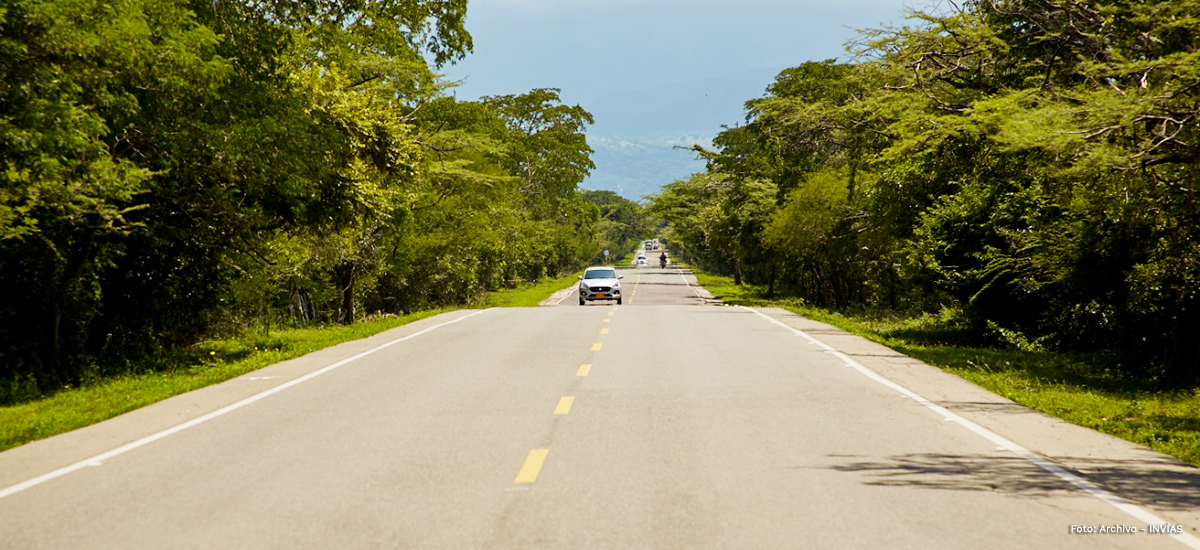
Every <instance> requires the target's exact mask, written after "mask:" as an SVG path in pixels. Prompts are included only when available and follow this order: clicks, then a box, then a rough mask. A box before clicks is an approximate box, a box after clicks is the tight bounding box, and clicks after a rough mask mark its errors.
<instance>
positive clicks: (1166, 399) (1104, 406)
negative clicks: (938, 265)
mask: <svg viewBox="0 0 1200 550" xmlns="http://www.w3.org/2000/svg"><path fill="white" fill-rule="evenodd" d="M696 275H697V279H698V280H699V282H700V284H701V285H702V286H704V287H705V288H707V289H708V291H709V292H711V293H713V295H714V296H716V297H717V298H718V299H721V300H723V301H725V302H726V303H730V304H734V305H747V306H766V307H779V308H783V309H786V310H789V311H792V312H794V313H797V314H800V315H803V316H805V317H808V318H810V319H814V320H817V321H821V322H824V323H828V324H831V325H833V326H836V327H838V328H840V329H843V330H846V331H849V332H853V333H855V334H858V335H860V336H863V337H865V338H868V339H870V340H873V341H875V342H878V343H880V344H883V345H885V346H888V347H890V348H892V349H894V350H896V351H898V352H900V353H903V354H905V355H908V356H910V357H913V358H916V359H919V360H921V361H924V362H925V363H928V364H930V365H933V366H936V367H939V368H942V369H943V370H946V371H948V372H952V373H954V374H957V375H959V376H961V377H963V378H965V379H967V380H969V381H971V382H974V383H975V384H978V385H979V386H982V387H984V388H987V389H988V390H991V391H993V392H995V393H997V394H1000V395H1003V396H1004V397H1007V398H1008V399H1011V400H1013V401H1015V402H1017V403H1020V404H1022V405H1025V406H1027V407H1030V408H1032V409H1036V410H1039V411H1042V412H1044V413H1047V414H1050V415H1053V416H1057V417H1059V418H1062V419H1063V420H1066V421H1068V422H1071V423H1073V424H1077V425H1080V426H1084V427H1087V428H1092V429H1095V430H1097V431H1101V432H1104V433H1107V434H1111V435H1114V436H1117V437H1120V438H1122V439H1125V440H1128V441H1132V442H1134V443H1139V444H1142V445H1146V446H1148V447H1151V448H1153V449H1155V450H1157V451H1159V452H1162V453H1166V454H1169V455H1172V456H1174V457H1176V458H1179V459H1180V460H1182V461H1184V462H1187V463H1189V464H1191V465H1193V466H1200V389H1192V388H1189V389H1176V390H1163V389H1161V388H1154V387H1148V386H1147V385H1145V384H1140V383H1138V382H1137V381H1134V380H1130V379H1128V378H1126V377H1122V376H1120V375H1118V374H1117V373H1116V372H1114V371H1113V370H1112V369H1109V368H1107V367H1106V362H1105V358H1104V357H1102V356H1098V355H1069V354H1061V353H1053V352H1046V351H1022V350H1019V349H1012V348H1009V347H1006V346H1003V345H999V346H987V345H983V344H982V343H983V342H987V341H989V340H994V339H989V338H988V336H987V335H981V334H978V333H975V332H972V331H970V330H968V329H966V328H965V327H964V326H962V324H961V323H960V322H959V319H958V318H957V317H956V316H955V313H954V312H953V311H945V312H942V313H941V314H939V315H923V316H920V317H913V316H897V315H888V314H871V313H845V312H833V311H829V310H825V309H820V308H814V307H810V306H807V305H805V304H804V302H803V301H802V300H799V299H795V298H787V299H773V300H772V299H767V298H766V297H765V294H766V293H765V292H764V289H763V288H761V287H754V286H750V285H742V286H737V285H734V284H733V282H732V280H731V279H730V278H728V277H721V276H715V275H709V274H705V273H697V274H696Z"/></svg>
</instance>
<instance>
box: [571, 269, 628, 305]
mask: <svg viewBox="0 0 1200 550" xmlns="http://www.w3.org/2000/svg"><path fill="white" fill-rule="evenodd" d="M624 278H625V277H624V276H623V275H617V270H616V268H613V267H602V266H596V267H589V268H587V269H585V270H584V271H583V275H580V276H579V305H581V306H582V305H584V304H586V303H588V302H592V301H596V300H616V301H617V305H621V281H620V280H621V279H624Z"/></svg>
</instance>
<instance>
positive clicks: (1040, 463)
mask: <svg viewBox="0 0 1200 550" xmlns="http://www.w3.org/2000/svg"><path fill="white" fill-rule="evenodd" d="M738 307H740V308H743V309H747V310H750V311H752V312H754V313H756V314H758V316H760V317H762V318H763V319H766V320H768V321H770V322H772V323H775V324H776V325H779V326H781V327H783V328H785V329H787V330H789V331H791V332H792V333H793V334H795V335H796V336H803V337H804V338H806V339H807V340H808V341H809V342H812V343H813V344H816V345H818V346H820V347H822V348H824V349H825V350H826V351H827V352H828V353H830V354H832V355H834V356H836V357H837V358H838V359H841V360H842V361H845V362H846V364H847V365H848V366H850V367H853V368H854V369H855V370H857V371H859V372H860V373H862V374H863V375H865V376H867V377H868V378H870V379H872V380H874V381H876V382H879V383H880V384H883V385H885V386H887V387H889V388H892V389H893V390H896V391H898V392H900V393H901V394H903V395H904V396H906V397H909V398H911V399H913V400H914V401H916V402H918V403H920V404H922V405H925V406H926V407H928V408H929V409H931V410H933V411H934V412H936V413H938V414H940V415H942V417H943V418H945V419H947V420H952V421H953V422H955V423H956V424H961V425H962V426H963V427H964V428H966V429H968V430H971V431H972V432H975V433H976V434H977V435H979V436H982V437H983V438H984V439H987V440H988V441H991V442H993V443H995V444H996V445H997V446H999V447H1003V448H1004V449H1005V450H1007V451H1009V452H1011V453H1013V454H1015V455H1017V456H1018V457H1021V458H1023V459H1025V460H1026V461H1028V462H1030V463H1032V464H1034V465H1036V466H1037V467H1039V468H1041V469H1043V470H1045V471H1047V472H1049V473H1051V474H1054V475H1055V476H1057V477H1058V478H1059V479H1061V480H1063V481H1066V482H1067V483H1069V484H1071V485H1073V486H1075V487H1076V488H1078V489H1080V490H1081V491H1084V492H1086V493H1087V494H1089V495H1091V496H1093V497H1096V498H1098V499H1100V500H1102V501H1104V502H1106V503H1108V504H1109V505H1111V506H1113V507H1114V508H1116V509H1118V510H1120V511H1122V512H1125V513H1126V514H1129V515H1130V516H1133V517H1134V518H1136V519H1139V520H1141V521H1143V522H1145V523H1147V524H1165V523H1168V522H1167V521H1166V520H1164V519H1162V518H1160V517H1158V516H1157V515H1155V514H1154V512H1151V511H1150V510H1147V509H1146V508H1144V507H1142V506H1140V505H1138V504H1135V503H1133V502H1131V501H1129V500H1127V499H1125V498H1123V497H1121V496H1118V495H1116V494H1113V493H1110V492H1108V491H1107V490H1105V489H1103V488H1101V487H1100V486H1098V485H1096V484H1095V483H1092V482H1091V481H1088V480H1086V479H1084V478H1082V477H1080V476H1077V475H1075V474H1073V473H1071V472H1068V471H1067V470H1065V469H1063V468H1062V467H1061V466H1059V465H1057V464H1055V463H1053V462H1051V461H1050V459H1048V458H1046V457H1044V456H1042V455H1039V454H1037V453H1035V452H1033V451H1030V450H1029V449H1026V448H1025V447H1022V446H1020V445H1018V444H1016V443H1014V442H1012V441H1009V440H1008V439H1006V438H1004V437H1003V436H1001V435H999V434H997V433H995V432H993V431H991V430H989V429H987V428H984V427H983V426H980V425H979V424H976V423H974V422H972V421H970V420H967V419H966V418H963V417H962V416H959V415H958V414H956V413H954V412H952V411H950V410H948V409H946V408H945V407H942V406H940V405H938V404H936V403H934V402H932V401H929V400H928V399H925V398H924V397H922V396H920V395H918V394H916V393H915V392H913V391H911V390H909V389H907V388H905V387H904V386H901V385H900V384H897V383H895V382H892V381H891V380H888V379H887V378H884V377H883V375H881V374H879V373H877V372H875V371H873V370H871V369H869V368H867V367H865V366H863V365H862V364H861V363H859V362H858V361H855V360H854V359H851V358H850V357H849V356H848V355H846V354H844V353H842V352H840V351H838V350H836V349H834V348H833V347H832V346H829V345H828V344H826V343H824V342H821V341H820V340H817V339H816V338H813V337H812V336H810V335H809V334H808V333H806V332H804V331H802V330H799V329H796V328H793V327H790V326H788V325H786V324H784V323H783V322H782V321H779V320H778V319H775V318H774V317H771V316H769V315H767V314H765V313H763V312H761V311H758V310H757V309H754V308H752V307H746V306H738ZM1170 537H1171V538H1173V539H1175V540H1177V541H1179V542H1181V543H1183V544H1184V545H1186V546H1188V547H1189V548H1195V549H1198V550H1200V538H1197V537H1196V536H1194V535H1192V534H1191V533H1179V534H1171V535H1170Z"/></svg>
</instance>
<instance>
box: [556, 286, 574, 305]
mask: <svg viewBox="0 0 1200 550" xmlns="http://www.w3.org/2000/svg"><path fill="white" fill-rule="evenodd" d="M578 290H579V285H575V286H573V287H571V291H570V292H568V293H567V294H566V295H565V296H563V297H562V298H559V299H558V301H557V302H554V305H559V304H561V303H563V300H566V299H567V298H570V297H571V295H572V294H575V292H576V291H578Z"/></svg>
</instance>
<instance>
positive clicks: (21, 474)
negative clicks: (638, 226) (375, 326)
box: [0, 268, 1200, 550]
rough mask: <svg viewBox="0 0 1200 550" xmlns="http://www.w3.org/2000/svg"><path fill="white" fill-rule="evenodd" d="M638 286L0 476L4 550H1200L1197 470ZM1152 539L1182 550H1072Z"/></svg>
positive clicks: (76, 444) (404, 339) (320, 365)
mask: <svg viewBox="0 0 1200 550" xmlns="http://www.w3.org/2000/svg"><path fill="white" fill-rule="evenodd" d="M624 273H625V274H626V278H625V280H624V281H623V282H624V284H625V287H626V289H627V290H626V292H627V293H629V298H627V299H626V303H625V304H624V305H622V306H616V305H615V304H612V305H609V304H604V303H594V304H589V305H588V306H585V307H580V306H578V305H575V302H574V300H573V299H572V298H573V296H569V295H568V297H567V299H566V300H565V301H563V302H561V303H562V304H563V305H561V306H558V307H543V308H525V309H517V308H513V309H493V310H486V311H482V312H455V313H450V314H446V315H443V316H439V317H437V318H434V319H428V320H425V321H421V322H418V323H414V324H413V325H409V326H406V327H402V328H399V329H396V330H394V331H391V332H389V333H386V334H383V335H379V336H376V337H374V338H371V339H368V340H365V341H360V342H355V343H350V344H346V345H343V346H339V347H337V348H333V349H330V350H325V351H323V352H318V353H316V354H312V355H310V356H308V357H305V358H301V359H298V360H294V361H289V362H287V363H282V364H280V365H275V366H272V367H269V368H267V369H263V370H261V371H258V372H256V373H252V374H250V375H247V376H245V377H242V378H239V379H237V380H234V381H231V382H229V383H227V384H223V385H221V386H216V387H212V388H207V389H205V390H200V391H198V392H193V393H191V394H187V395H184V396H180V397H177V398H174V399H172V400H168V401H166V402H164V403H161V404H159V405H155V406H152V407H148V408H146V409H142V410H140V411H136V412H134V413H131V414H129V415H125V416H123V417H121V418H118V419H115V420H113V421H110V422H107V423H103V424H100V425H97V426H94V427H92V428H88V429H84V430H80V431H77V432H74V433H71V434H65V435H63V436H59V437H56V438H51V439H49V440H45V441H41V442H37V443H33V444H30V445H26V446H24V447H21V448H18V449H14V450H11V451H8V452H5V453H0V487H9V489H5V490H2V492H0V495H2V496H0V548H439V549H440V548H446V549H450V548H454V549H459V548H496V549H509V548H512V549H517V548H521V549H529V548H622V549H624V548H680V549H684V548H755V549H757V548H864V549H866V548H870V549H878V548H921V549H938V548H945V549H956V550H957V549H964V548H972V549H979V548H1004V549H1010V548H1052V549H1066V548H1080V549H1083V548H1088V549H1091V548H1130V549H1157V548H1186V547H1188V545H1189V544H1193V545H1194V544H1196V539H1195V538H1194V537H1192V534H1194V533H1195V530H1194V528H1195V527H1200V514H1197V510H1198V509H1200V475H1198V474H1197V473H1196V471H1195V470H1194V469H1190V468H1186V467H1182V466H1180V465H1178V464H1176V463H1174V462H1173V461H1171V460H1168V459H1166V458H1165V457H1162V456H1161V455H1157V454H1155V453H1152V452H1150V451H1148V450H1146V449H1143V448H1140V447H1136V446H1133V445H1130V444H1127V443H1124V442H1120V441H1117V440H1114V439H1112V438H1108V437H1106V436H1100V435H1098V434H1094V433H1093V432H1089V431H1087V430H1083V429H1081V428H1075V427H1072V426H1066V425H1064V424H1062V423H1061V422H1057V421H1055V420H1053V419H1050V418H1048V417H1045V416H1043V415H1039V414H1036V413H1031V412H1029V411H1027V410H1025V409H1022V408H1020V407H1016V406H1015V405H1012V404H1011V403H1009V402H1007V401H1005V400H1003V399H1000V398H998V397H996V396H994V395H991V394H989V393H987V392H983V391H982V390H979V389H977V388H975V387H974V386H971V385H969V384H966V383H965V382H962V381H961V380H959V379H957V378H955V377H953V376H949V375H945V374H944V373H941V372H940V371H937V370H936V369H931V368H929V367H925V366H922V365H920V364H918V363H916V362H914V361H912V360H910V359H907V358H904V357H902V356H899V355H898V354H895V353H894V352H891V351H890V350H887V349H886V348H882V347H878V346H875V345H873V344H870V343H867V342H865V341H863V340H861V339H859V338H856V337H853V336H851V335H848V334H846V333H843V332H840V331H837V330H835V329H832V328H831V327H828V326H826V325H821V324H818V323H814V322H811V321H808V320H805V319H802V318H799V317H796V316H794V315H791V314H788V313H786V312H783V311H778V310H764V311H761V312H760V311H756V310H751V309H746V308H735V307H722V306H713V305H707V306H706V305H703V304H705V303H706V301H705V300H704V297H705V293H704V292H703V291H702V290H700V289H696V288H695V281H694V278H692V277H691V276H690V275H688V274H687V273H686V271H683V270H678V269H667V270H660V269H658V268H643V269H640V270H633V269H630V270H624ZM635 293H636V294H635ZM397 340H399V341H397ZM389 342H391V344H390V345H388V346H387V347H385V348H382V349H379V348H378V346H381V345H384V344H387V343H389ZM371 350H375V351H371ZM364 352H369V353H367V354H366V355H363V356H360V357H358V358H356V359H353V360H350V361H346V360H347V359H349V358H352V357H354V356H356V355H357V354H362V353H364ZM306 376H308V377H310V378H304V377H306ZM289 384H291V385H289ZM271 388H279V389H278V391H276V393H273V394H269V395H265V396H264V395H263V394H262V393H261V392H263V391H268V390H270V389H271ZM256 396H257V397H256ZM925 398H927V399H928V401H926V400H925ZM226 406H229V407H227V408H226V409H223V412H221V411H222V407H226ZM213 411H218V413H219V414H217V415H210V416H207V417H206V416H204V415H206V414H208V413H211V412H213ZM189 420H191V421H193V422H194V423H193V424H183V423H184V422H188V421H189ZM180 425H182V426H184V428H183V429H177V428H176V430H175V431H171V432H167V433H164V432H163V430H168V429H171V428H172V427H173V426H180ZM155 434H159V435H155ZM146 436H150V439H143V438H145V437H146ZM127 444H130V445H128V446H127V447H125V448H123V449H122V448H121V446H122V445H127ZM113 449H117V451H116V452H114V453H109V454H108V455H102V453H105V452H108V451H111V450H113ZM1033 453H1040V454H1033ZM98 455H100V456H98ZM1042 457H1049V461H1046V462H1043V463H1042V465H1040V466H1039V465H1038V463H1037V462H1038V461H1039V460H1043V459H1042ZM73 465H74V466H73ZM63 467H66V468H67V469H66V470H57V469H59V468H63ZM56 470H57V473H56ZM1055 470H1056V471H1057V473H1056V471H1055ZM47 473H50V475H49V476H47V477H43V478H40V479H38V476H41V475H43V474H47ZM1085 478H1086V480H1090V481H1092V482H1096V483H1098V484H1101V486H1103V487H1106V488H1108V489H1109V490H1111V491H1113V492H1106V491H1104V490H1102V489H1099V488H1097V486H1090V485H1087V483H1088V481H1086V480H1085ZM28 480H34V482H32V483H26V484H24V485H18V484H21V483H22V482H26V481H28ZM1073 483H1074V484H1073ZM1081 484H1082V485H1083V486H1084V487H1085V488H1090V489H1091V491H1092V492H1091V493H1089V492H1088V491H1086V490H1083V489H1081V488H1080V487H1079V485H1081ZM1097 495H1099V497H1098V496H1097ZM1118 495H1122V496H1124V497H1126V498H1130V499H1136V500H1137V501H1139V502H1140V503H1141V504H1140V505H1134V504H1131V503H1129V502H1127V501H1118V500H1114V499H1119V498H1120V496H1118ZM1105 498H1107V499H1109V501H1106V500H1104V499H1105ZM1147 514H1150V515H1147ZM1148 521H1149V522H1152V524H1153V525H1157V524H1158V523H1160V522H1161V523H1167V524H1170V525H1183V526H1184V528H1185V529H1186V531H1187V533H1189V535H1186V536H1184V537H1171V536H1169V535H1156V534H1146V533H1141V532H1138V533H1133V534H1100V533H1095V534H1072V533H1071V532H1070V531H1071V528H1072V526H1079V527H1082V528H1099V527H1101V526H1105V527H1106V528H1108V527H1112V526H1121V527H1132V528H1134V529H1143V528H1146V527H1147V524H1148Z"/></svg>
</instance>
